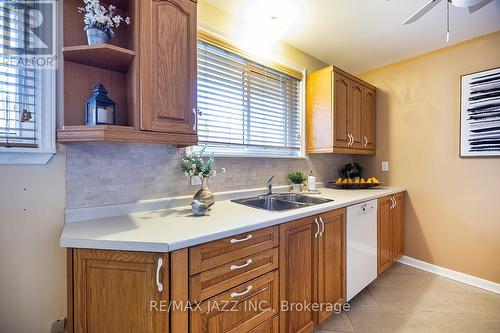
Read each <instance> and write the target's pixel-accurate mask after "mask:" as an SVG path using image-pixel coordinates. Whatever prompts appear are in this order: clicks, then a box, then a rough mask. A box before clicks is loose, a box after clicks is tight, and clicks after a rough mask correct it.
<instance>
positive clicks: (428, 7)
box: [403, 0, 441, 25]
mask: <svg viewBox="0 0 500 333" xmlns="http://www.w3.org/2000/svg"><path fill="white" fill-rule="evenodd" d="M440 2H441V0H431V1H429V2H428V3H427V4H425V6H423V7H422V8H420V9H419V11H418V12H416V13H415V14H413V16H411V17H410V18H409V19H407V20H406V21H404V22H403V25H406V24H410V23H413V22H415V21H417V20H418V19H419V18H421V17H422V16H424V15H425V14H426V13H427V12H428V11H429V10H431V9H432V8H434V6H436V5H437V4H438V3H440Z"/></svg>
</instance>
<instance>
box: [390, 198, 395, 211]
mask: <svg viewBox="0 0 500 333" xmlns="http://www.w3.org/2000/svg"><path fill="white" fill-rule="evenodd" d="M391 203H392V204H391V209H393V208H394V207H396V200H395V199H394V197H391Z"/></svg>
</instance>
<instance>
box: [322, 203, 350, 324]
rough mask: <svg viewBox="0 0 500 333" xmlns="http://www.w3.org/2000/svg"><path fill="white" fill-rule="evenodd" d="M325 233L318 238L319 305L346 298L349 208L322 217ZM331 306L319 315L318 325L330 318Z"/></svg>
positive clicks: (337, 301)
mask: <svg viewBox="0 0 500 333" xmlns="http://www.w3.org/2000/svg"><path fill="white" fill-rule="evenodd" d="M319 217H320V218H321V219H322V221H323V223H324V231H323V232H322V234H321V236H320V237H318V256H317V272H318V277H317V283H318V285H317V288H316V292H317V297H315V299H316V302H317V303H319V304H338V303H343V301H344V299H345V275H344V274H345V243H344V242H345V209H338V210H334V211H331V212H327V213H322V214H321V215H319ZM328 310H329V309H328V308H327V307H323V308H321V310H320V311H319V312H318V313H317V315H318V318H317V323H318V324H319V323H321V322H322V321H323V320H325V319H327V318H328V317H329V316H330V315H331V314H332V311H328Z"/></svg>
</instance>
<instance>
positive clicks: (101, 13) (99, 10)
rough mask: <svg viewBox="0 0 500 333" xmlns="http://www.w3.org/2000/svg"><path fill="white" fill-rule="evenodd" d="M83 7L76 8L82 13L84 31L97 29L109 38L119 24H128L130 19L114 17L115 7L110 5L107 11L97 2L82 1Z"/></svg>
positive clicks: (119, 16)
mask: <svg viewBox="0 0 500 333" xmlns="http://www.w3.org/2000/svg"><path fill="white" fill-rule="evenodd" d="M83 2H84V3H85V7H78V11H79V12H80V13H84V14H85V16H84V17H83V22H84V23H85V30H87V29H92V28H95V29H99V30H102V31H104V32H105V33H107V34H108V36H109V37H113V36H114V31H113V29H114V28H118V27H119V26H120V23H121V22H125V24H127V25H128V24H130V17H125V18H124V17H122V16H121V15H115V11H116V6H113V5H110V6H109V8H108V9H106V8H105V7H104V6H102V5H101V4H100V2H99V0H83Z"/></svg>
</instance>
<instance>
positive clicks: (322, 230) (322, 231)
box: [319, 216, 325, 237]
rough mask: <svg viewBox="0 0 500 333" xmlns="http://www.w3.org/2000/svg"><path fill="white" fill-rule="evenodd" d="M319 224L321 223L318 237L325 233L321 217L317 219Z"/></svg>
mask: <svg viewBox="0 0 500 333" xmlns="http://www.w3.org/2000/svg"><path fill="white" fill-rule="evenodd" d="M319 222H321V232H320V233H319V236H320V237H321V236H323V233H324V232H325V222H323V218H322V217H321V216H320V217H319Z"/></svg>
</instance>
